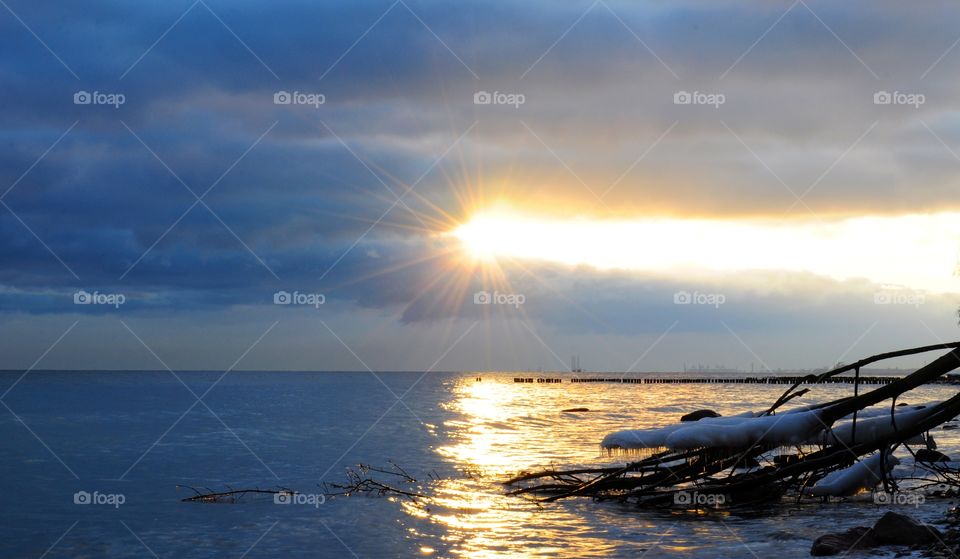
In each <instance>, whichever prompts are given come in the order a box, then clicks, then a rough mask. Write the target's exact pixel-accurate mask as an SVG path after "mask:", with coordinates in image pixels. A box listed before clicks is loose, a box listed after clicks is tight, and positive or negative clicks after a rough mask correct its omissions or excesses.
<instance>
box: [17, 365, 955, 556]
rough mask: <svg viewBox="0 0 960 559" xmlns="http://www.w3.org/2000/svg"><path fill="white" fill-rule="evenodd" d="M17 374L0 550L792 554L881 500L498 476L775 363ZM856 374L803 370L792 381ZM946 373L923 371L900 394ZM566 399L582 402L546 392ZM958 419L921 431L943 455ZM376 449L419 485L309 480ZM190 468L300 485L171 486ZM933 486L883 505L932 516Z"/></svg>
mask: <svg viewBox="0 0 960 559" xmlns="http://www.w3.org/2000/svg"><path fill="white" fill-rule="evenodd" d="M21 375H22V372H20V371H17V372H7V373H0V391H7V390H8V389H10V390H9V392H7V394H6V396H4V397H3V398H2V399H0V402H2V403H3V406H2V407H0V491H2V492H0V523H2V526H3V536H2V539H0V557H5V558H6V557H41V556H45V557H49V558H56V557H153V556H157V557H164V558H166V557H177V558H188V557H251V558H253V557H354V556H356V557H414V556H419V557H457V556H461V557H493V556H527V557H639V556H643V557H648V558H651V559H652V558H659V557H681V556H696V557H717V558H720V557H723V558H730V557H754V556H759V557H764V556H772V555H774V554H776V555H777V556H781V557H794V556H796V557H803V556H807V554H808V552H809V548H810V545H811V543H812V541H813V540H814V539H815V538H816V537H817V536H819V535H821V534H823V533H826V532H835V531H840V530H844V529H846V528H848V527H852V526H857V525H871V524H872V523H873V522H874V521H875V520H876V519H877V518H878V517H879V516H880V515H881V514H882V513H883V512H884V511H885V510H890V506H878V505H875V504H873V502H872V501H870V500H862V501H860V502H845V503H837V502H831V503H814V504H810V503H807V504H796V503H793V502H784V503H782V504H780V505H777V506H770V507H766V508H764V509H762V510H751V511H735V512H731V513H713V514H707V515H690V514H680V513H676V512H674V513H670V512H655V511H645V510H639V509H637V508H636V507H635V506H632V505H629V504H622V503H615V502H603V503H598V502H594V501H591V500H590V499H585V498H578V499H569V500H565V501H560V502H556V503H549V504H538V503H535V502H533V501H532V500H530V499H522V498H518V497H511V496H507V495H505V493H504V489H503V487H502V486H501V485H500V482H501V481H502V480H504V479H506V478H507V477H509V476H510V475H511V474H514V473H516V472H519V471H523V470H531V469H534V468H537V467H543V466H549V465H556V466H563V465H575V464H615V463H620V462H622V461H623V460H625V459H626V458H624V457H617V456H607V455H606V454H604V453H602V452H601V451H600V449H599V446H598V443H599V441H600V440H601V439H602V437H603V435H604V434H606V433H608V432H610V431H615V430H620V429H626V428H646V427H655V426H660V425H665V424H669V423H674V422H676V421H677V420H678V419H679V416H680V415H682V414H683V413H686V412H689V411H693V410H696V409H701V408H711V409H714V410H716V411H718V412H720V413H721V414H724V415H727V414H732V413H738V412H742V411H747V410H761V409H765V408H766V407H767V406H769V404H770V403H771V402H772V401H774V400H775V399H776V397H777V396H778V395H779V394H780V393H781V392H782V391H783V390H784V389H785V388H786V386H783V385H770V386H768V385H744V384H683V385H680V384H652V385H644V384H607V383H591V384H572V383H570V382H569V379H570V378H571V375H569V374H567V375H550V376H551V377H558V378H563V379H564V382H561V383H556V384H538V383H533V384H528V383H523V384H518V383H514V382H513V378H514V377H515V376H536V375H530V374H526V373H525V374H518V373H497V374H491V373H483V374H481V373H438V372H430V373H420V372H408V373H380V374H377V375H374V374H371V373H311V372H230V373H229V374H226V375H224V373H222V372H180V373H177V374H176V376H175V375H174V374H172V373H170V372H168V371H163V372H44V371H31V372H30V373H29V374H27V375H26V376H23V377H22V378H21ZM604 376H613V375H604ZM630 376H631V377H638V376H640V377H642V376H644V375H643V374H638V375H630ZM177 377H179V378H177ZM478 377H480V378H482V380H478ZM11 387H12V389H11ZM869 389H871V387H862V390H869ZM852 390H853V389H852V386H850V385H831V386H824V387H816V388H815V389H814V390H813V391H812V392H811V394H809V395H808V396H807V397H805V398H804V399H803V401H802V402H799V403H814V402H820V401H826V400H828V399H833V398H838V397H841V396H845V395H849V394H851V393H852ZM955 391H956V389H955V388H951V387H947V386H927V387H922V388H920V389H918V390H915V391H914V392H913V393H911V394H910V395H909V396H908V397H904V398H902V401H904V402H909V403H920V402H926V401H931V400H937V399H943V398H945V397H948V396H949V395H951V394H953V393H955ZM0 393H2V392H0ZM580 407H585V408H588V409H589V410H590V411H588V412H580V413H564V412H563V411H562V410H564V409H568V408H580ZM954 433H956V431H947V430H941V429H938V430H937V431H935V432H934V436H935V437H936V439H937V441H938V443H939V445H940V450H941V451H943V452H946V453H947V454H954V455H960V437H957V436H956V435H954ZM391 462H392V463H395V464H397V465H399V466H400V467H402V468H403V469H404V470H405V471H406V472H408V473H409V474H410V475H411V476H413V477H415V478H417V480H418V483H416V484H413V486H412V487H413V489H414V490H415V491H417V492H420V493H422V494H424V495H426V498H425V499H422V500H421V501H419V502H411V501H410V500H408V499H404V498H399V497H397V496H384V497H370V496H362V495H354V496H351V497H336V498H325V497H324V496H323V494H324V492H325V489H326V490H329V489H330V487H329V485H328V486H327V487H326V488H324V487H323V486H322V485H321V484H322V482H327V483H328V484H329V483H338V482H340V483H342V482H344V481H346V468H350V467H356V465H357V464H361V463H362V464H369V465H374V466H381V467H386V468H390V467H392V466H391V465H390V464H391ZM904 467H907V468H909V467H912V466H911V465H906V466H901V468H904ZM375 475H376V474H375ZM378 478H379V479H381V480H382V481H386V482H390V481H391V476H387V475H379V476H378ZM189 487H193V488H196V489H197V490H199V491H207V490H213V491H223V490H228V489H241V488H245V489H248V488H261V489H276V488H287V489H291V490H294V491H297V492H298V493H300V494H301V495H303V496H304V497H302V498H301V500H300V501H299V502H293V503H289V502H280V503H277V502H275V500H274V499H273V498H270V497H271V496H270V495H267V496H266V497H261V498H257V497H247V498H244V499H241V500H240V502H237V503H231V504H209V503H189V502H181V499H183V498H185V497H189V496H190V495H192V494H194V493H193V491H192V490H191V489H189ZM405 487H408V486H406V485H405ZM310 496H314V498H313V499H312V500H311V499H310V498H309V497H310ZM949 505H950V501H944V500H930V499H928V500H927V502H926V503H925V504H922V505H920V506H919V507H913V506H909V505H904V504H899V505H891V506H893V507H896V508H895V510H897V511H898V512H903V513H907V514H911V515H913V516H915V517H917V518H920V519H923V520H927V521H929V520H935V519H937V518H940V517H942V515H943V512H944V511H945V510H946V508H947V507H948V506H949ZM888 552H889V555H890V556H892V555H893V553H894V551H893V550H888ZM885 553H886V552H885Z"/></svg>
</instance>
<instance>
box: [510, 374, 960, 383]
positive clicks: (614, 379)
mask: <svg viewBox="0 0 960 559" xmlns="http://www.w3.org/2000/svg"><path fill="white" fill-rule="evenodd" d="M901 378H902V377H860V384H890V383H891V382H895V381H898V380H900V379H901ZM803 379H804V377H795V376H794V377H786V376H776V377H737V378H718V377H706V378H685V377H658V378H650V377H645V378H636V377H606V378H600V377H588V378H577V377H574V378H571V379H567V382H570V383H572V384H578V383H592V382H605V383H617V384H791V385H792V384H795V383H798V382H801V381H803ZM563 381H564V379H562V378H544V377H514V379H513V382H515V383H537V384H560V383H562V382H563ZM853 382H854V377H839V376H838V377H832V378H827V379H823V380H821V381H820V384H852V383H853ZM934 383H935V384H960V377H957V376H955V375H949V376H948V377H946V378H940V379H937V380H935V381H934Z"/></svg>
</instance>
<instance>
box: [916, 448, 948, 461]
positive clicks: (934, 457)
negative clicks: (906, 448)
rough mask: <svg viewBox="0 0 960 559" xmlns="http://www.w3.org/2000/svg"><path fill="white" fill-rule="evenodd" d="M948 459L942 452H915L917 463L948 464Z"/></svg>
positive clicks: (921, 450) (923, 450) (924, 450)
mask: <svg viewBox="0 0 960 559" xmlns="http://www.w3.org/2000/svg"><path fill="white" fill-rule="evenodd" d="M949 461H950V457H949V456H947V455H946V454H944V453H942V452H937V451H936V450H930V449H929V448H921V449H920V450H918V451H917V462H949Z"/></svg>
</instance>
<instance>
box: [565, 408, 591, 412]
mask: <svg viewBox="0 0 960 559" xmlns="http://www.w3.org/2000/svg"><path fill="white" fill-rule="evenodd" d="M579 411H590V408H570V409H566V410H562V411H561V412H560V413H576V412H579Z"/></svg>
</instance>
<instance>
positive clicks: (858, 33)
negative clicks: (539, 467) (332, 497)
mask: <svg viewBox="0 0 960 559" xmlns="http://www.w3.org/2000/svg"><path fill="white" fill-rule="evenodd" d="M3 7H4V9H0V52H2V53H3V54H2V55H0V56H2V58H0V62H2V63H0V80H2V81H0V83H2V84H3V87H2V88H0V122H2V126H0V136H2V139H0V141H2V143H3V149H2V150H0V206H2V207H0V368H5V369H21V370H25V369H30V368H35V369H166V368H170V369H174V370H189V369H193V370H234V369H238V370H239V369H251V370H274V369H284V370H286V369H292V370H368V369H369V370H376V371H383V370H386V371H390V370H419V371H424V370H478V371H486V370H535V369H538V368H540V369H544V370H562V369H564V368H568V367H569V366H570V358H571V356H573V355H579V356H580V359H581V363H582V365H583V367H584V368H585V369H589V370H601V371H671V370H680V369H682V368H683V367H685V366H687V367H689V366H694V365H697V364H705V365H724V366H726V367H736V368H741V369H750V368H751V367H754V368H755V369H756V370H761V371H762V370H767V369H769V370H776V369H780V368H783V369H797V368H815V367H823V366H829V365H831V364H834V363H836V362H838V361H853V360H855V359H857V358H860V357H865V356H868V355H871V354H874V353H878V352H882V351H888V350H893V349H899V348H905V347H910V346H914V345H926V344H934V343H939V342H944V341H953V340H955V339H957V338H958V337H960V336H958V334H960V331H958V329H957V315H956V309H957V306H958V305H960V277H958V271H960V220H958V219H957V218H958V217H960V201H958V200H960V198H958V196H957V194H958V188H960V186H958V184H957V182H956V177H957V176H958V171H960V117H958V115H960V113H958V109H960V82H958V81H957V80H956V79H955V76H956V75H957V72H958V70H960V46H958V44H960V32H958V31H957V30H956V26H955V25H953V24H952V22H954V21H956V20H957V17H960V6H957V5H955V4H952V3H947V2H934V4H933V5H931V6H929V7H928V9H926V10H917V9H915V8H914V7H912V6H910V5H907V4H904V3H899V2H869V3H868V2H844V3H831V2H822V1H804V0H796V1H792V2H791V1H786V2H783V1H776V2H724V1H719V2H718V1H710V2H684V1H680V2H619V1H614V0H596V1H586V2H581V1H570V2H541V1H528V2H506V1H504V2H497V1H494V2H487V1H484V2H472V1H466V2H457V3H455V4H450V3H445V2H431V1H422V2H421V1H414V0H396V1H392V2H391V1H385V2H354V1H348V2H336V1H334V2H323V3H316V2H300V1H281V2H270V3H252V2H222V1H219V0H195V1H190V0H187V1H179V0H174V1H170V2H156V3H130V2H98V1H93V2H85V3H83V4H82V5H80V4H75V3H35V2H26V1H22V0H6V2H5V3H4V6H3ZM924 359H926V357H924V358H915V359H912V360H911V359H907V360H903V361H900V362H897V363H893V364H892V365H894V366H904V367H911V366H916V365H919V364H922V363H923V362H924Z"/></svg>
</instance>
